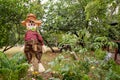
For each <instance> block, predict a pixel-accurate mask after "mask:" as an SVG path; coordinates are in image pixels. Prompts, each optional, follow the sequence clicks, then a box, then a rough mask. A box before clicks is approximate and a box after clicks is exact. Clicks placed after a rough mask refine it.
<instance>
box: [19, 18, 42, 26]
mask: <svg viewBox="0 0 120 80" xmlns="http://www.w3.org/2000/svg"><path fill="white" fill-rule="evenodd" d="M28 21H33V22H34V23H36V24H37V25H38V26H40V25H41V23H42V22H41V21H40V20H34V19H29V18H27V19H26V20H24V21H22V22H21V23H22V25H23V26H26V23H27V22H28Z"/></svg>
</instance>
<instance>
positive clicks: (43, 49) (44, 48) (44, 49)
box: [42, 45, 47, 53]
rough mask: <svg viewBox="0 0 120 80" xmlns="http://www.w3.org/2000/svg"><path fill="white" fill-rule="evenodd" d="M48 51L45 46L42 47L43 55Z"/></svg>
mask: <svg viewBox="0 0 120 80" xmlns="http://www.w3.org/2000/svg"><path fill="white" fill-rule="evenodd" d="M46 51H47V48H46V46H45V45H43V46H42V53H45V52H46Z"/></svg>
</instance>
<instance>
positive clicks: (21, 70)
mask: <svg viewBox="0 0 120 80" xmlns="http://www.w3.org/2000/svg"><path fill="white" fill-rule="evenodd" d="M18 55H21V53H17V54H16V55H15V56H14V57H13V58H11V59H8V58H7V56H6V55H5V54H4V53H2V52H0V77H1V78H2V79H3V80H19V79H20V78H23V77H25V76H26V74H27V69H28V64H27V63H23V62H22V61H23V60H22V61H20V62H19V60H20V58H19V57H22V56H19V57H18ZM24 61H25V59H24Z"/></svg>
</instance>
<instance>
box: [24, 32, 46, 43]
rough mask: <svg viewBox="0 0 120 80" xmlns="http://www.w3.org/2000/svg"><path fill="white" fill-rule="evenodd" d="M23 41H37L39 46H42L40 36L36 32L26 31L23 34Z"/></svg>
mask: <svg viewBox="0 0 120 80" xmlns="http://www.w3.org/2000/svg"><path fill="white" fill-rule="evenodd" d="M24 40H25V41H30V40H38V41H39V42H40V43H41V45H44V43H43V39H42V36H41V35H40V34H38V33H37V31H32V30H28V31H27V32H26V34H25V38H24Z"/></svg>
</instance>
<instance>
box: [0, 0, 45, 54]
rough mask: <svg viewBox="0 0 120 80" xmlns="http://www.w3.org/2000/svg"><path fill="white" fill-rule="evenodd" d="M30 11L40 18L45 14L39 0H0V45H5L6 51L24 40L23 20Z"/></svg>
mask: <svg viewBox="0 0 120 80" xmlns="http://www.w3.org/2000/svg"><path fill="white" fill-rule="evenodd" d="M28 13H34V14H36V15H37V16H38V15H39V18H41V17H42V15H43V10H42V6H41V4H40V2H39V0H35V1H34V2H30V1H29V0H22V1H21V0H0V15H2V16H0V18H1V19H0V39H1V40H0V47H3V46H5V49H4V50H3V52H4V51H6V50H8V49H9V48H11V47H13V46H14V45H15V44H16V43H18V41H20V40H22V39H23V38H22V37H23V34H24V32H25V31H24V29H25V28H24V27H22V26H21V21H22V20H24V19H25V18H26V15H27V14H28Z"/></svg>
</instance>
